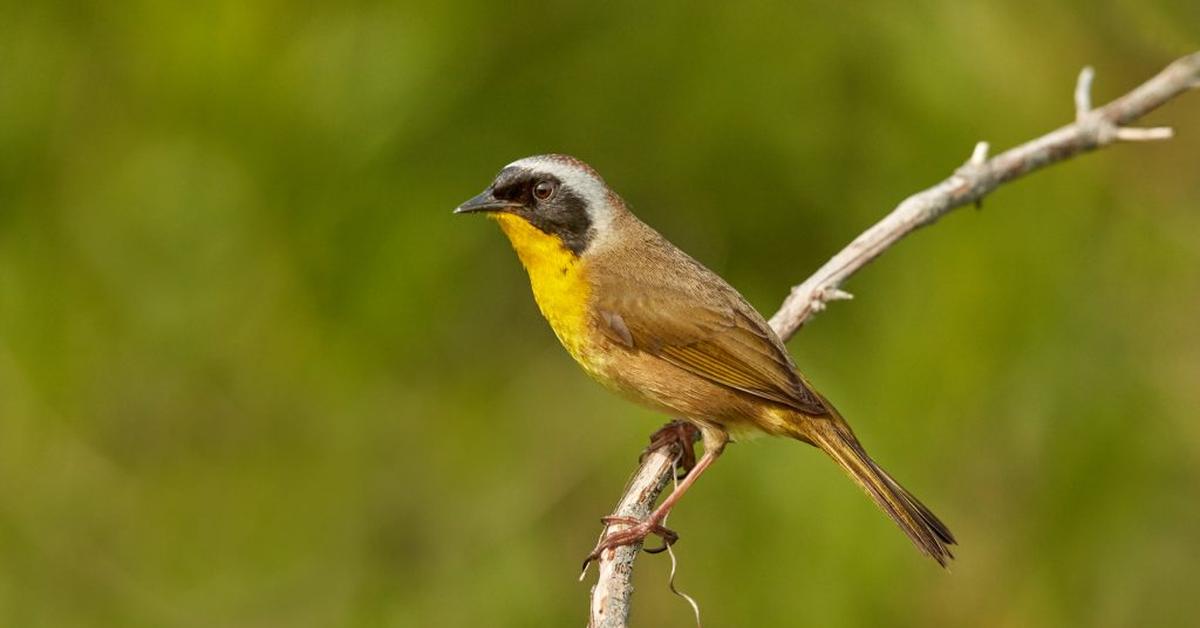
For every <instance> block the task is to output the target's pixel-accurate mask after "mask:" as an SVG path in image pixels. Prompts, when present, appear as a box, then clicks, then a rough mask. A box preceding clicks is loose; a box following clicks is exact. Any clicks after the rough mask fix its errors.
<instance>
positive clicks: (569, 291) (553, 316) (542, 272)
mask: <svg viewBox="0 0 1200 628" xmlns="http://www.w3.org/2000/svg"><path fill="white" fill-rule="evenodd" d="M490 215H491V216H492V218H494V219H495V220H496V222H498V223H500V228H501V229H502V230H503V231H504V235H506V236H508V240H509V242H512V247H513V249H514V250H515V251H516V252H517V257H519V258H520V259H521V265H522V266H524V267H525V272H527V273H528V274H529V284H530V285H531V286H532V287H533V298H534V300H535V301H537V304H538V309H539V310H541V311H542V316H544V317H545V318H546V321H548V322H549V323H550V327H551V328H553V329H554V334H555V335H556V336H558V340H559V342H561V343H562V344H563V346H564V347H566V349H567V351H568V352H570V353H571V357H573V358H575V360H576V361H578V362H580V363H581V364H582V365H583V366H584V367H585V368H586V367H587V366H588V361H587V359H586V358H585V356H584V354H583V349H584V347H583V345H584V340H585V338H586V332H587V303H588V298H589V297H590V296H591V287H590V286H589V285H588V282H587V276H586V273H585V271H584V267H583V262H582V260H580V259H579V256H577V255H575V253H573V252H572V251H571V250H570V249H568V248H567V247H566V246H564V245H563V243H562V240H560V239H558V237H557V236H552V235H550V234H548V233H546V232H544V231H542V230H541V229H538V228H537V227H534V226H533V225H531V224H529V223H528V222H526V221H525V219H524V218H520V217H518V216H514V215H512V214H490ZM589 370H590V369H589Z"/></svg>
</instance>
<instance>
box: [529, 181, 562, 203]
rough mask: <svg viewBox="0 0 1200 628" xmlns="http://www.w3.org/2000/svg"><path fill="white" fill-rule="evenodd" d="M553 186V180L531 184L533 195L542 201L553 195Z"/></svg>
mask: <svg viewBox="0 0 1200 628" xmlns="http://www.w3.org/2000/svg"><path fill="white" fill-rule="evenodd" d="M555 187H556V186H555V185H554V182H553V181H538V182H537V185H534V186H533V196H534V198H536V199H537V200H539V201H544V200H546V199H548V198H550V197H551V196H554V189H555Z"/></svg>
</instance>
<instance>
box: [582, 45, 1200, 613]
mask: <svg viewBox="0 0 1200 628" xmlns="http://www.w3.org/2000/svg"><path fill="white" fill-rule="evenodd" d="M1093 76H1094V72H1093V70H1092V69H1091V68H1084V69H1083V71H1082V72H1080V74H1079V80H1078V83H1077V84H1076V87H1075V122H1073V123H1071V124H1068V125H1066V126H1064V127H1061V128H1059V129H1056V130H1054V131H1051V132H1050V133H1047V134H1046V135H1043V136H1041V137H1039V138H1037V139H1034V140H1031V141H1029V142H1026V143H1024V144H1021V145H1020V146H1017V147H1016V148H1012V149H1010V150H1008V151H1005V152H1003V153H1001V154H999V155H996V156H995V157H992V158H991V159H989V158H988V144H987V143H986V142H979V143H978V144H976V146H975V150H974V152H973V153H972V154H971V157H970V159H968V160H967V162H966V163H965V164H963V166H962V167H960V168H959V169H958V170H957V171H955V173H954V174H953V175H951V176H950V177H949V178H948V179H946V180H944V181H942V182H941V183H938V184H937V185H935V186H933V187H931V188H928V189H926V190H923V191H921V192H918V193H916V194H914V195H912V196H910V197H908V198H906V199H904V201H903V202H901V203H900V205H899V206H897V207H896V209H894V210H892V213H890V214H888V215H887V216H886V217H884V219H883V220H880V221H879V222H877V223H875V225H873V226H872V227H871V228H869V229H867V230H866V231H864V232H863V233H862V235H860V236H858V237H857V238H855V239H854V241H853V242H851V243H850V244H849V245H848V246H846V248H844V249H842V251H841V252H839V253H838V254H837V255H834V256H833V258H832V259H830V260H829V261H828V262H826V263H825V265H824V266H822V267H821V268H819V269H818V270H817V272H815V273H813V275H812V276H811V277H809V278H808V279H806V280H805V281H804V283H802V284H800V285H798V286H795V287H793V288H792V291H791V294H789V295H788V297H787V299H786V300H784V302H783V305H782V306H781V307H780V308H779V311H778V312H776V313H775V315H774V316H772V317H771V321H770V322H771V327H772V328H774V329H775V331H776V333H778V334H779V337H780V338H782V339H783V340H784V341H787V340H788V339H790V338H791V337H792V336H793V335H795V334H796V332H797V331H799V330H800V328H801V327H802V326H803V325H804V324H805V323H806V322H808V320H809V319H811V318H812V317H813V315H815V314H816V313H817V312H820V311H821V310H823V309H825V306H826V304H828V303H829V302H831V301H837V300H841V299H850V298H852V297H851V295H850V294H849V293H846V292H843V291H842V290H841V285H842V283H843V282H845V281H846V280H847V279H848V278H849V277H850V276H851V275H853V274H854V273H856V272H858V271H859V270H860V269H861V268H862V267H864V266H866V265H867V264H869V263H870V262H871V261H873V260H874V259H875V258H877V257H879V256H880V255H882V254H883V252H884V251H886V250H887V249H888V248H890V247H891V246H892V245H893V244H895V243H896V242H898V241H899V240H900V239H901V238H903V237H904V236H906V235H908V234H909V233H912V232H913V231H915V230H917V229H919V228H921V227H924V226H926V225H930V224H933V223H934V222H936V221H937V219H938V218H941V217H942V216H944V215H945V214H947V213H949V212H950V211H951V210H953V209H956V208H958V207H962V206H964V205H969V204H973V203H980V202H981V201H982V200H983V198H984V197H985V196H987V195H988V194H989V193H991V192H992V190H995V189H996V188H997V187H999V186H1000V185H1001V184H1003V183H1007V182H1009V181H1012V180H1014V179H1017V178H1020V177H1022V176H1024V175H1026V174H1029V173H1031V172H1034V171H1035V170H1040V169H1042V168H1045V167H1046V166H1049V165H1051V164H1055V163H1058V162H1060V161H1063V160H1066V159H1069V158H1071V157H1074V156H1076V155H1079V154H1081V153H1086V152H1089V151H1093V150H1095V149H1097V148H1101V147H1104V146H1108V145H1110V144H1112V143H1114V142H1139V141H1153V140H1163V139H1168V138H1170V137H1172V135H1173V132H1172V130H1171V129H1170V128H1164V127H1159V128H1133V127H1128V126H1126V125H1128V124H1130V123H1131V122H1134V121H1135V120H1137V119H1139V118H1141V117H1143V116H1145V115H1146V114H1148V113H1150V112H1151V111H1153V110H1155V109H1157V108H1158V107H1159V106H1161V105H1162V104H1163V103H1166V102H1167V101H1169V100H1171V99H1172V98H1174V97H1176V96H1178V95H1180V94H1182V93H1183V92H1186V91H1188V90H1189V89H1195V88H1200V52H1195V53H1192V54H1190V55H1187V56H1185V57H1182V58H1180V59H1178V60H1176V61H1175V62H1174V63H1172V64H1171V65H1168V66H1167V67H1166V68H1165V69H1164V70H1163V71H1161V72H1159V73H1158V74H1157V75H1156V76H1155V77H1154V78H1152V79H1150V80H1148V81H1146V82H1145V83H1143V84H1141V85H1139V86H1138V87H1137V88H1135V89H1134V90H1133V91H1131V92H1129V93H1128V94H1125V95H1124V96H1121V97H1120V98H1118V99H1116V100H1114V101H1112V102H1111V103H1109V104H1107V105H1105V106H1103V107H1101V108H1099V109H1092V106H1091V84H1092V78H1093ZM679 453H680V452H679V449H678V447H677V446H675V445H672V446H671V447H666V448H662V449H658V450H655V451H652V452H651V453H650V454H649V455H647V456H646V457H645V458H644V460H643V462H642V464H641V466H640V467H639V468H638V470H637V471H636V472H635V473H634V476H633V478H632V479H631V480H630V482H629V484H628V485H627V486H626V489H625V493H624V494H623V495H622V496H621V501H620V502H619V503H618V505H617V509H616V510H615V511H614V513H613V514H615V515H623V516H633V517H637V518H639V519H641V518H645V517H646V516H647V515H648V514H649V512H650V509H651V508H652V507H653V505H654V503H655V502H656V501H657V500H658V496H659V494H660V493H661V492H662V490H663V488H665V487H666V485H667V482H668V481H669V480H670V479H671V473H672V469H673V466H672V462H673V461H674V460H675V458H676V457H677V456H678V455H679ZM614 527H615V526H614ZM640 550H641V546H640V545H638V546H631V547H622V548H618V549H616V550H611V551H608V552H604V553H603V555H602V556H601V557H600V560H599V570H600V574H599V580H598V581H597V582H596V586H595V587H593V588H592V601H591V615H590V622H589V625H591V626H595V627H597V628H617V627H620V626H625V625H626V624H627V622H628V619H629V604H630V597H631V596H632V594H633V562H634V559H635V558H637V554H638V552H639V551H640ZM581 577H582V576H581Z"/></svg>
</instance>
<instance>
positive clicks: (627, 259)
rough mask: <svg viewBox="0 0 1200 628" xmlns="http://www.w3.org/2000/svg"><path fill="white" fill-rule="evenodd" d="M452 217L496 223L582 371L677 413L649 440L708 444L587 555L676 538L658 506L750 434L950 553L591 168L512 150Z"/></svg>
mask: <svg viewBox="0 0 1200 628" xmlns="http://www.w3.org/2000/svg"><path fill="white" fill-rule="evenodd" d="M454 213H455V214H475V213H482V214H486V215H487V216H489V217H491V218H492V219H494V220H495V221H496V222H497V223H498V224H499V226H500V229H501V231H503V233H504V234H505V235H506V236H507V238H508V240H509V242H510V243H511V245H512V247H513V249H514V250H515V251H516V254H517V257H518V258H519V260H520V262H521V264H522V266H524V268H525V271H526V273H527V274H528V276H529V282H530V285H531V287H532V290H533V296H534V300H535V301H536V303H537V306H538V309H539V310H540V311H541V313H542V316H543V317H544V318H545V319H546V321H547V322H548V323H549V324H550V327H551V328H552V329H553V331H554V334H555V335H556V336H557V337H558V340H559V342H561V343H562V345H563V347H564V348H565V349H566V350H567V352H568V353H569V354H570V355H571V357H572V358H574V360H575V361H576V362H578V363H579V365H580V366H581V367H582V368H583V370H584V371H585V372H586V373H587V374H588V375H590V376H591V377H592V378H593V379H595V380H597V381H598V382H600V383H601V384H603V385H604V386H605V387H607V388H609V389H610V390H612V391H614V392H616V393H617V394H619V395H620V396H623V397H625V398H627V399H629V400H631V401H633V402H635V403H638V404H640V405H642V406H645V407H648V408H650V409H652V410H655V411H659V412H663V413H665V414H668V415H670V416H672V417H676V418H677V420H679V421H681V422H680V423H678V424H676V425H675V427H674V429H671V427H672V426H668V428H664V430H662V431H660V432H659V433H658V434H656V436H655V439H656V440H661V439H670V438H678V439H680V440H681V441H683V440H686V451H687V452H688V453H691V452H692V447H693V438H694V433H695V431H698V432H699V436H700V440H701V442H702V445H703V448H704V453H703V455H702V456H701V457H700V458H699V460H696V461H695V462H694V466H693V468H691V469H690V471H687V474H686V476H685V477H684V478H683V480H682V481H680V482H679V483H678V485H677V486H676V488H675V489H674V491H673V492H672V493H671V494H670V495H668V496H667V497H666V498H664V500H663V501H662V503H661V504H659V506H658V507H657V508H655V509H654V511H652V512H651V513H650V515H649V516H648V517H647V518H646V519H644V520H636V519H629V518H623V517H606V518H605V519H604V523H606V524H608V525H609V526H611V527H612V529H609V528H608V527H606V530H607V533H606V534H605V535H604V536H603V537H602V538H601V539H600V541H599V542H598V543H597V545H596V547H595V549H593V551H592V553H591V554H590V555H589V557H588V560H591V559H595V558H596V557H598V556H599V555H600V553H601V552H602V551H604V550H606V549H612V548H616V547H620V546H623V545H632V544H637V543H642V542H644V540H645V539H646V537H648V536H650V535H657V536H660V537H661V538H662V539H663V541H664V546H663V547H662V548H659V549H660V550H661V549H665V546H666V545H669V544H670V543H673V542H675V541H676V540H677V539H678V535H677V534H676V533H674V532H673V531H671V530H669V529H667V528H666V527H665V526H664V525H663V522H664V520H665V519H666V516H667V514H668V513H669V512H670V511H671V509H672V508H673V507H674V506H675V504H676V503H678V501H679V499H680V498H681V497H682V496H683V495H684V494H685V493H686V492H687V491H688V489H689V488H691V486H692V485H693V484H694V483H695V482H696V480H697V479H698V478H699V477H700V476H701V475H702V474H703V473H704V472H705V470H707V469H708V468H709V467H710V466H711V465H712V464H713V462H714V461H715V460H716V459H717V458H718V457H719V456H720V455H721V454H722V452H723V451H724V450H725V448H726V445H727V444H728V443H731V442H737V441H744V440H748V439H751V438H755V437H759V436H777V437H785V438H792V439H795V440H799V441H801V442H804V443H807V444H809V445H813V446H815V447H816V448H818V449H820V450H821V451H823V452H825V453H826V454H828V456H829V457H830V458H832V459H833V461H834V462H835V463H836V464H837V465H838V466H840V467H841V468H842V469H843V470H844V471H845V472H846V473H847V474H848V475H849V476H850V478H851V479H852V480H854V482H855V483H857V484H858V485H859V487H861V488H862V489H863V490H864V491H865V492H866V494H867V495H868V496H869V497H870V498H871V500H872V501H874V502H875V504H877V505H878V506H879V508H880V509H881V510H882V511H883V512H884V514H886V515H887V516H888V517H889V518H891V519H892V520H893V521H894V522H895V523H896V524H897V525H898V526H899V527H900V529H901V530H902V531H903V532H904V533H905V534H906V535H907V536H908V538H909V539H910V540H911V541H912V542H913V544H914V545H915V546H916V547H917V548H918V549H919V550H920V551H921V552H923V553H924V554H925V555H927V556H929V557H930V558H932V559H933V560H934V561H936V562H937V563H938V564H939V565H941V566H943V567H945V566H946V565H947V563H948V562H949V561H950V560H951V559H952V558H953V554H952V553H951V550H950V546H951V545H955V544H956V541H955V538H954V535H953V534H951V532H950V530H949V528H947V527H946V525H945V524H944V523H942V521H941V520H940V519H938V518H937V516H935V515H934V514H933V512H931V511H930V510H929V509H928V508H927V507H925V505H923V504H922V503H921V502H920V501H918V500H917V499H916V498H915V497H913V495H912V494H911V493H909V492H908V491H907V490H906V489H904V488H903V487H902V486H901V485H900V484H899V483H898V482H897V481H896V480H894V479H893V478H892V477H891V476H890V475H888V473H887V472H885V471H884V470H883V469H882V468H881V467H880V466H879V465H878V464H876V463H875V462H874V461H873V460H872V459H871V457H870V456H869V455H868V454H867V452H866V450H865V449H864V448H863V446H862V444H861V443H860V442H859V440H858V438H857V437H856V436H855V434H854V432H853V431H852V430H851V429H850V425H849V424H848V423H847V422H846V420H845V419H844V418H842V415H841V414H839V413H838V411H837V409H835V408H834V406H833V404H831V403H830V402H829V400H828V399H826V398H825V397H824V396H823V395H821V394H820V393H818V392H817V391H816V390H815V389H814V388H813V386H812V385H811V384H810V383H809V381H808V380H807V379H806V378H805V377H804V375H802V374H801V373H800V372H799V370H797V368H796V365H795V362H794V361H793V359H792V357H791V355H790V354H789V352H788V351H787V349H786V348H785V347H784V344H783V342H782V341H781V340H780V338H779V336H778V335H777V334H776V333H775V331H774V330H773V329H772V328H771V326H770V325H768V324H767V322H766V321H765V320H764V319H763V317H762V315H761V314H759V312H758V311H757V310H755V309H754V307H753V306H752V305H750V303H749V302H747V301H746V299H745V298H744V297H743V296H742V295H741V294H740V293H739V292H738V291H737V290H736V289H734V288H733V287H732V286H731V285H729V283H727V282H726V281H725V280H724V279H722V278H721V277H720V276H719V275H717V274H716V273H715V272H713V271H711V270H709V269H708V268H707V267H705V266H704V265H703V264H701V263H700V262H698V261H696V260H695V259H693V258H692V257H691V256H689V255H688V254H687V253H684V252H683V251H682V250H680V249H679V248H677V247H676V246H675V245H674V244H672V243H671V242H669V241H668V240H667V239H666V238H665V237H663V236H662V235H661V234H659V232H658V231H655V230H654V229H653V228H652V227H650V226H649V225H647V224H646V223H644V222H642V221H641V220H640V219H638V218H637V217H636V216H635V215H634V214H633V212H632V211H630V209H629V207H628V205H627V204H626V203H625V201H624V200H623V199H622V198H621V197H620V196H619V195H618V194H617V193H616V192H614V191H613V190H612V189H611V188H610V187H609V186H608V184H607V183H605V181H604V179H602V178H601V176H600V174H599V173H597V172H596V170H595V169H594V168H592V167H591V166H589V165H587V164H586V163H584V162H583V161H581V160H579V159H577V158H575V157H571V156H568V155H561V154H546V155H536V156H532V157H526V158H523V159H519V160H517V161H514V162H512V163H510V164H508V165H507V166H505V167H504V168H502V169H501V170H500V172H499V174H497V175H496V177H495V178H494V180H493V181H492V182H491V184H490V185H488V187H487V188H486V189H485V190H484V191H483V192H481V193H480V194H478V195H476V196H475V197H473V198H471V199H470V200H468V201H466V202H465V203H463V204H462V205H460V206H458V207H457V208H456V209H455V210H454ZM693 428H694V430H693ZM689 431H690V434H691V435H688V434H689ZM618 523H619V524H623V525H620V526H614V525H613V524H618ZM584 564H585V566H586V564H587V561H585V562H584Z"/></svg>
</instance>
